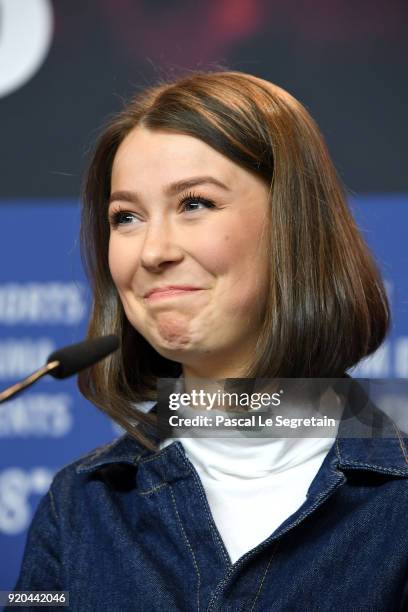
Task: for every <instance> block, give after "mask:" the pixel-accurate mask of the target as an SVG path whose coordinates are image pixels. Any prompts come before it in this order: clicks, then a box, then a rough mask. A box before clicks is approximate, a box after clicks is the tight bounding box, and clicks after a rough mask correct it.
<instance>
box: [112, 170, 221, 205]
mask: <svg viewBox="0 0 408 612" xmlns="http://www.w3.org/2000/svg"><path fill="white" fill-rule="evenodd" d="M204 183H211V184H213V185H217V186H218V187H221V189H224V190H225V191H230V188H229V187H227V186H226V185H224V183H221V181H219V180H218V179H216V178H214V177H213V176H194V177H192V178H189V179H183V180H181V181H176V182H175V183H170V184H169V185H166V187H165V188H164V189H163V193H164V194H165V195H166V196H174V195H177V194H178V193H180V192H181V191H185V189H189V188H190V187H195V186H196V185H203V184H204ZM114 200H122V201H124V202H132V203H133V204H137V203H138V202H139V200H140V198H139V196H138V194H137V193H136V192H135V191H114V192H113V193H111V195H110V196H109V204H110V203H111V202H113V201H114Z"/></svg>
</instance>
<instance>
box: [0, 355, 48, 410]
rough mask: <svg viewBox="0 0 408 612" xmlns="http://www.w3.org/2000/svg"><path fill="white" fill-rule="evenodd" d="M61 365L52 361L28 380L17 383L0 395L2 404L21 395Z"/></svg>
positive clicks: (28, 377)
mask: <svg viewBox="0 0 408 612" xmlns="http://www.w3.org/2000/svg"><path fill="white" fill-rule="evenodd" d="M59 365H60V362H59V361H51V362H50V363H47V365H45V366H43V367H42V368H40V369H39V370H36V371H35V372H34V373H33V374H30V376H27V378H25V379H24V380H22V381H21V382H18V383H16V384H15V385H13V386H12V387H8V389H5V390H4V391H2V392H1V393H0V404H1V403H3V402H5V401H7V400H8V399H10V398H11V397H12V396H13V395H17V393H20V391H23V389H27V387H30V386H31V385H32V384H34V383H35V382H36V381H37V380H38V379H39V378H41V377H42V376H45V375H46V374H48V373H49V372H52V370H55V369H56V368H58V366H59Z"/></svg>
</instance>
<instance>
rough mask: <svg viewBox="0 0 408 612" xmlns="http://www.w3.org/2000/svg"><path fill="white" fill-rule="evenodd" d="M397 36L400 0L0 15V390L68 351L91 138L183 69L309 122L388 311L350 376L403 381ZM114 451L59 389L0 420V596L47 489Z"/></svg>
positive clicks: (405, 289) (26, 398) (163, 0)
mask: <svg viewBox="0 0 408 612" xmlns="http://www.w3.org/2000/svg"><path fill="white" fill-rule="evenodd" d="M407 29H408V5H407V3H406V2H405V1H404V0H377V1H376V2H372V0H356V1H355V2H349V1H347V0H331V1H330V2H327V1H324V0H307V1H306V0H298V1H297V2H290V0H289V1H284V0H269V1H268V0H205V1H194V2H193V1H191V0H190V1H189V0H83V1H82V2H72V1H71V0H58V1H57V0H55V1H54V2H53V1H51V0H0V121H1V138H0V158H1V171H0V172H1V181H0V255H1V267H0V389H3V388H5V387H8V386H9V385H11V384H13V383H14V382H15V381H16V380H18V379H21V378H23V377H24V376H26V375H28V374H30V373H31V372H32V371H34V370H35V369H36V368H38V367H40V366H41V365H42V364H43V363H44V362H45V361H46V359H47V357H48V355H49V353H51V352H52V351H53V350H54V349H55V348H57V347H59V346H63V345H65V344H69V343H71V342H78V341H80V340H81V339H83V337H84V336H85V334H86V326H87V318H88V314H89V302H90V296H89V291H88V288H87V283H86V279H85V277H84V273H83V271H82V267H81V262H80V255H79V247H78V238H77V236H78V228H79V198H80V186H81V179H82V175H83V171H84V168H85V166H86V161H87V158H88V155H89V151H90V148H91V146H92V144H93V142H94V140H95V138H96V136H97V134H98V133H99V131H100V129H101V127H102V126H103V124H104V121H105V120H106V119H107V117H109V115H111V114H112V113H114V112H116V111H118V110H120V109H121V108H122V105H123V102H124V101H125V100H126V99H128V98H129V96H130V95H132V93H134V92H135V91H136V90H138V89H140V88H143V87H144V86H147V85H149V84H152V83H154V82H155V81H156V80H157V79H159V78H172V77H177V76H181V75H182V74H184V72H185V71H188V70H194V69H200V70H205V69H226V70H240V71H243V72H249V73H251V74H254V75H256V76H259V77H261V78H264V79H268V80H270V81H272V82H274V83H276V84H278V85H280V86H281V87H283V88H285V89H287V90H288V91H289V92H290V93H292V94H293V95H294V96H295V97H296V98H298V99H299V100H300V101H301V102H302V103H303V104H304V105H305V106H306V108H307V109H308V110H309V111H310V113H311V114H312V116H313V117H314V118H315V119H316V120H317V123H318V124H319V126H320V128H321V131H322V133H323V135H324V137H325V139H326V142H327V144H328V147H329V150H330V153H331V155H332V158H333V160H334V163H335V165H336V167H337V170H338V173H339V175H340V178H341V180H342V181H343V183H344V185H345V187H346V189H347V193H348V194H349V203H350V206H351V209H352V211H353V213H354V215H355V217H356V219H357V222H358V224H359V226H360V228H361V231H362V232H363V234H364V236H365V239H366V241H367V242H368V244H369V245H370V246H371V248H372V250H373V251H374V254H375V256H376V258H377V261H378V264H379V266H380V269H381V270H382V273H383V276H384V279H385V281H386V285H387V290H388V294H389V297H390V300H391V305H392V310H393V327H392V331H391V334H390V337H389V339H388V340H387V341H386V342H385V344H384V345H383V347H382V348H381V349H380V350H379V351H378V352H377V354H376V355H375V356H374V357H373V358H370V359H369V360H366V362H364V363H362V364H360V366H359V367H358V368H357V369H356V370H355V371H354V372H352V374H353V375H354V376H362V377H369V378H370V377H373V378H396V377H397V378H408V277H407V273H406V270H407V267H408V253H407V246H406V245H407V233H408V173H407V157H406V149H407V142H408V124H407V121H406V112H407V111H406V109H407V108H408V80H407V68H408V37H407V35H406V33H407ZM120 434H121V430H120V428H119V427H118V426H117V425H115V424H114V423H112V422H111V421H109V420H108V419H107V418H106V417H105V416H104V415H103V414H102V413H101V412H99V411H98V410H97V409H96V408H95V407H93V406H92V405H90V404H89V403H87V402H85V401H84V400H83V399H82V398H81V396H80V394H79V392H78V391H77V389H76V382H75V379H72V380H71V379H69V380H67V381H62V382H56V381H55V380H54V379H49V380H45V379H44V380H43V381H41V382H40V383H39V384H37V385H36V386H35V387H33V388H32V389H30V390H29V391H27V392H26V393H25V394H23V395H21V396H19V397H18V398H16V399H14V400H13V401H10V402H8V403H4V404H2V405H1V406H0V449H1V450H0V551H1V553H0V590H6V589H12V587H13V586H14V584H15V581H16V578H17V575H18V570H19V566H20V561H21V556H22V552H23V548H24V543H25V539H26V533H27V528H28V525H29V523H30V521H31V518H32V515H33V512H34V510H35V508H36V506H37V504H38V501H39V499H40V498H41V496H42V495H43V494H44V493H45V492H46V491H47V490H48V487H49V484H50V481H51V479H52V476H53V474H54V473H55V472H56V471H57V470H58V469H59V468H60V467H62V466H63V465H64V464H66V463H68V462H70V461H71V460H73V459H76V458H78V457H79V456H80V455H81V454H84V453H86V452H87V451H89V450H91V449H92V448H94V447H96V446H98V445H101V444H104V443H105V442H108V441H110V440H112V439H113V438H115V437H117V436H118V435H120Z"/></svg>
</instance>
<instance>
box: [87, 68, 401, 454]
mask: <svg viewBox="0 0 408 612" xmlns="http://www.w3.org/2000/svg"><path fill="white" fill-rule="evenodd" d="M137 126H143V127H144V128H147V129H150V130H166V131H171V132H176V133H180V134H187V135H190V136H193V137H195V138H198V139H200V140H202V141H203V142H205V143H207V144H208V145H210V146H211V147H213V148H214V149H215V150H216V151H218V152H219V153H222V154H223V155H225V156H226V157H227V158H229V159H230V160H231V161H233V162H235V163H236V164H238V165H240V166H241V167H242V168H244V169H246V170H248V171H250V172H252V173H254V174H255V175H257V176H259V177H261V178H262V179H263V180H264V181H265V183H266V185H267V186H268V187H269V188H270V192H269V193H270V197H269V222H268V228H267V231H268V243H269V248H268V252H267V253H265V256H266V257H268V260H269V262H270V266H269V282H268V286H267V287H266V292H267V298H266V300H267V301H266V304H267V306H266V310H265V313H264V322H263V327H262V330H261V333H260V335H259V337H258V338H257V345H256V350H255V351H254V354H253V359H252V363H251V365H250V367H249V369H248V372H247V375H246V376H247V377H248V378H257V377H259V378H275V377H276V378H337V377H342V376H343V375H344V372H345V371H346V370H347V369H349V368H351V367H352V366H354V365H356V364H357V363H358V362H359V361H360V360H361V359H362V358H364V357H366V356H368V355H370V354H371V353H373V352H374V351H375V350H376V349H377V348H378V347H379V346H380V344H381V343H382V342H383V340H384V338H385V336H386V334H387V332H388V329H389V325H390V310H389V305H388V300H387V295H386V292H385V288H384V285H383V282H382V280H381V276H380V274H379V272H378V269H377V267H376V264H375V262H374V260H373V257H372V255H371V253H370V251H369V249H368V247H367V245H366V244H365V242H364V240H363V238H362V236H361V235H360V233H359V231H358V229H357V227H356V224H355V222H354V220H353V217H352V215H351V213H350V211H349V209H348V206H347V203H346V199H345V193H344V191H343V189H342V187H341V185H340V182H339V180H338V178H337V175H336V171H335V169H334V166H333V164H332V162H331V159H330V157H329V154H328V151H327V148H326V145H325V143H324V140H323V137H322V135H321V134H320V132H319V129H318V127H317V125H316V123H315V122H314V120H313V119H312V118H311V116H310V115H309V113H308V112H307V111H306V109H305V108H304V107H303V106H302V105H301V104H300V103H299V102H298V101H297V100H296V99H295V98H293V97H292V96H291V95H290V94H289V93H287V92H286V91H285V90H283V89H281V88H280V87H277V86H276V85H274V84H272V83H270V82H268V81H265V80H263V79H261V78H258V77H255V76H252V75H249V74H245V73H242V72H237V71H234V72H231V71H213V72H212V71H209V72H203V71H193V72H191V73H189V74H188V75H184V76H183V77H181V78H179V79H178V80H174V81H171V82H163V81H161V82H160V83H159V84H158V85H155V86H151V87H148V88H146V89H144V90H143V91H141V92H140V93H138V94H137V95H136V97H134V98H133V99H132V100H131V101H130V103H128V104H127V105H126V106H125V108H124V109H123V110H122V111H121V112H120V113H119V114H117V115H116V116H114V117H113V118H112V119H111V120H110V121H109V123H108V125H107V126H106V128H105V129H104V130H103V133H102V134H101V136H100V138H99V140H98V141H97V144H96V147H95V150H94V153H93V156H92V159H91V161H90V164H89V168H88V172H87V175H86V177H85V183H84V197H83V209H82V225H81V249H82V256H83V260H84V265H85V269H86V272H87V274H88V278H89V280H90V283H91V287H92V290H93V306H92V313H91V317H90V322H89V328H88V337H89V338H93V337H96V336H99V335H104V334H111V333H114V334H117V335H118V336H119V338H120V340H121V350H120V351H117V352H116V353H114V354H113V355H111V356H110V357H108V358H106V359H105V360H103V361H102V362H101V363H98V364H96V365H95V366H93V367H92V368H89V369H88V370H86V371H85V372H83V373H81V374H80V375H79V378H78V386H79V389H80V391H81V393H82V394H83V395H84V396H85V397H86V398H87V399H89V400H90V401H92V402H93V403H94V404H95V405H96V406H98V407H99V408H101V409H102V410H103V411H104V412H106V413H107V414H108V415H109V416H110V417H111V418H113V419H114V420H115V421H116V422H118V423H119V424H120V425H121V426H122V427H123V428H124V429H125V430H127V431H128V432H129V434H130V435H131V436H132V437H134V438H135V439H137V440H138V441H139V442H141V443H142V444H143V445H144V446H145V447H147V448H150V449H153V450H156V446H155V445H154V444H153V443H152V441H151V440H150V439H149V437H146V436H145V435H144V433H143V432H142V431H141V428H140V427H137V426H136V425H137V424H138V423H140V424H145V425H148V426H153V427H156V426H157V417H156V415H154V414H144V413H142V411H141V410H138V409H137V406H135V404H137V403H138V402H142V401H146V400H152V399H153V400H154V399H157V379H158V378H176V377H178V376H180V375H181V374H182V366H181V364H180V363H177V362H173V361H170V360H168V359H166V358H164V357H162V356H161V355H160V354H158V353H157V351H156V350H155V349H154V348H153V347H152V346H151V345H150V344H149V343H148V342H147V341H146V340H145V339H144V338H143V336H142V335H141V334H139V333H138V331H137V330H136V329H134V328H133V327H132V326H131V325H130V323H129V322H128V320H127V318H126V316H125V313H124V309H123V307H122V304H121V302H120V299H119V296H118V293H117V290H116V287H115V285H114V283H113V281H112V277H111V275H110V271H109V264H108V245H109V233H110V229H109V222H108V217H107V207H108V200H109V195H110V181H111V169H112V164H113V160H114V157H115V154H116V151H117V149H118V147H119V145H120V143H121V142H122V141H123V139H124V138H125V137H126V136H127V134H129V132H130V131H131V130H133V129H134V128H135V127H137ZM142 429H143V427H142Z"/></svg>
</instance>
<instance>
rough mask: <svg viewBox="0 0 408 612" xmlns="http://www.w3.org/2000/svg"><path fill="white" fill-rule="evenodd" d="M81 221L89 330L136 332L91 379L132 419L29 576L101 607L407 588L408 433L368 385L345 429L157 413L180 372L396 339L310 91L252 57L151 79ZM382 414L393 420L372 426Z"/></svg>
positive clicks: (72, 493) (65, 489) (390, 600)
mask: <svg viewBox="0 0 408 612" xmlns="http://www.w3.org/2000/svg"><path fill="white" fill-rule="evenodd" d="M82 239H83V246H84V254H85V260H86V264H87V269H88V272H89V277H90V281H91V284H92V288H93V294H94V303H93V310H92V315H91V320H90V326H89V336H90V337H94V336H99V335H103V334H107V333H116V334H117V335H118V336H119V337H120V338H121V350H120V351H118V352H117V353H115V354H114V355H113V356H111V357H110V358H108V359H106V360H104V361H103V362H101V363H100V364H98V365H96V366H95V367H93V368H92V369H90V370H88V371H87V372H86V373H84V374H82V375H80V377H79V384H80V389H81V391H82V393H83V394H84V395H85V396H86V397H87V398H89V399H90V400H91V401H92V402H93V403H95V404H96V405H98V406H99V407H101V408H102V409H103V410H104V411H105V412H106V413H107V414H108V415H110V416H111V417H112V418H113V419H115V420H116V421H117V422H118V423H120V424H121V425H122V426H123V427H124V428H125V429H126V430H127V433H126V434H125V435H124V436H122V437H121V438H119V439H118V440H116V441H114V442H113V443H112V444H109V445H107V446H105V447H102V448H99V449H97V450H95V451H93V452H91V453H90V454H89V455H87V456H86V457H82V458H81V459H79V460H78V461H76V462H74V463H73V464H71V465H69V466H67V467H65V468H64V469H62V470H61V471H60V472H59V473H58V474H57V475H56V476H55V478H54V481H53V483H52V485H51V488H50V491H49V493H48V495H46V496H45V497H44V498H43V500H42V501H41V503H40V505H39V508H38V510H37V513H36V515H35V517H34V519H33V523H32V526H31V528H30V532H29V537H28V542H27V547H26V552H25V557H24V561H23V565H22V570H21V575H20V578H19V581H18V583H17V585H16V587H15V588H16V589H19V590H65V591H69V594H70V607H71V608H72V609H74V610H81V612H82V611H85V610H98V611H99V610H109V611H111V610H149V611H150V610H160V611H166V612H167V611H170V610H183V611H188V612H190V611H192V610H197V611H198V610H211V611H215V610H220V611H221V610H222V611H223V612H224V611H227V610H230V611H238V610H261V611H265V612H266V611H268V612H270V611H275V610H276V611H285V612H286V611H289V610H293V611H295V610H299V611H302V612H303V611H304V610H319V611H326V610H327V611H329V610H330V611H332V610H333V609H334V608H337V609H338V610H342V611H348V610H350V611H355V610H370V611H378V612H380V611H381V612H383V611H384V610H398V609H401V610H402V609H405V608H404V605H405V606H407V605H408V591H407V571H408V563H407V562H408V530H407V529H406V521H405V514H406V510H405V509H406V505H407V502H408V480H407V477H408V451H407V448H406V439H405V438H404V434H402V433H401V432H400V431H399V430H398V428H396V426H395V424H394V423H393V422H392V421H390V420H389V419H388V418H385V417H384V414H383V413H380V411H379V410H378V409H377V408H375V407H373V406H371V405H370V404H366V403H365V402H364V401H362V397H361V394H359V393H357V394H356V393H353V394H352V395H351V396H350V398H349V400H348V402H347V404H346V407H345V412H344V413H342V420H341V422H340V424H339V429H338V431H337V430H336V431H335V432H334V434H333V436H332V437H327V436H326V437H315V438H313V439H310V438H305V437H297V438H289V437H282V438H279V437H270V438H268V437H264V438H262V439H260V438H251V437H241V438H240V439H234V440H232V439H231V440H230V439H216V438H211V437H208V438H194V437H191V438H183V439H178V440H172V439H164V440H163V439H162V438H161V437H160V436H159V433H158V422H157V419H158V415H157V409H156V406H155V405H154V404H155V400H156V399H157V383H158V380H160V379H162V378H180V379H181V383H182V385H183V388H184V389H189V388H190V387H191V385H192V381H197V380H198V381H199V380H203V381H207V380H209V379H211V380H213V379H216V380H220V379H221V380H224V379H230V378H238V379H240V378H268V379H269V378H273V379H275V378H290V379H292V378H336V379H337V378H339V379H340V378H343V377H344V376H345V372H346V371H347V370H348V369H350V368H351V367H352V366H354V365H355V364H357V363H358V362H359V361H360V360H361V359H362V358H364V357H366V356H367V355H369V354H371V353H373V352H374V351H375V350H376V349H377V348H378V347H379V346H380V345H381V343H382V341H383V340H384V337H385V335H386V333H387V330H388V326H389V307H388V303H387V298H386V293H385V290H384V286H383V283H382V281H381V278H380V276H379V274H378V271H377V269H376V266H375V264H374V262H373V260H372V257H371V255H370V253H369V251H368V249H367V246H366V245H365V243H364V241H363V239H362V237H361V236H360V234H359V232H358V230H357V228H356V225H355V223H354V221H353V218H352V216H351V214H350V212H349V209H348V207H347V204H346V201H345V195H344V192H343V190H342V188H341V186H340V184H339V181H338V179H337V177H336V173H335V170H334V168H333V165H332V162H331V161H330V158H329V155H328V153H327V149H326V147H325V144H324V142H323V139H322V136H321V135H320V133H319V130H318V128H317V126H316V124H315V123H314V121H313V120H312V118H311V117H310V115H309V114H308V113H307V111H306V110H305V108H304V107H303V106H302V105H301V104H300V103H299V102H297V101H296V100H295V99H294V98H293V97H292V96H291V95H290V94H288V93H287V92H286V91H284V90H282V89H281V88H279V87H277V86H275V85H273V84H272V83H269V82H267V81H265V80H262V79H260V78H257V77H255V76H252V75H248V74H243V73H240V72H212V73H200V72H197V73H192V74H190V75H188V76H186V77H184V78H182V79H179V80H178V81H175V82H171V83H162V84H159V85H157V86H155V87H151V88H148V89H146V90H144V91H142V92H141V93H139V94H138V95H137V96H136V98H135V99H133V100H132V101H131V102H130V103H129V104H128V105H127V106H126V108H125V109H124V110H123V111H122V112H121V113H120V114H119V115H117V116H116V117H114V118H113V119H112V120H111V122H110V123H109V125H108V126H107V127H106V129H105V130H104V132H103V133H102V135H101V137H100V139H99V141H98V143H97V146H96V149H95V152H94V155H93V158H92V161H91V164H90V167H89V171H88V174H87V180H86V185H85V196H84V207H83V224H82ZM337 400H338V395H336V394H335V395H334V397H333V400H332V401H333V402H337ZM142 402H150V404H145V405H144V407H145V410H144V411H143V410H142V409H141V408H142V404H141V403H142ZM146 408H150V410H148V411H146ZM353 409H354V411H357V412H359V418H358V419H355V420H354V421H353V436H354V437H351V436H346V437H344V438H343V437H341V436H340V433H341V431H344V430H345V429H346V428H348V431H349V432H350V429H349V428H350V419H349V418H348V417H349V416H350V414H351V413H352V412H353ZM345 415H347V419H346V418H345ZM379 415H380V416H382V417H383V418H382V419H381V434H387V433H390V432H392V436H391V435H390V436H389V437H386V436H385V435H381V436H377V437H376V438H372V437H371V438H368V437H363V423H364V422H366V423H367V422H370V419H372V418H373V417H374V416H375V417H378V416H379ZM363 417H364V418H363ZM359 434H361V435H359ZM317 436H318V432H317Z"/></svg>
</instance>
